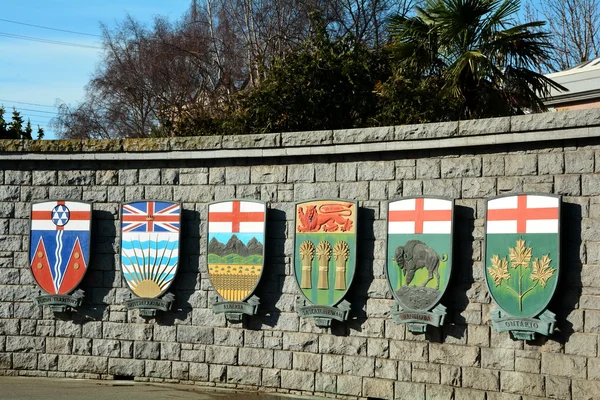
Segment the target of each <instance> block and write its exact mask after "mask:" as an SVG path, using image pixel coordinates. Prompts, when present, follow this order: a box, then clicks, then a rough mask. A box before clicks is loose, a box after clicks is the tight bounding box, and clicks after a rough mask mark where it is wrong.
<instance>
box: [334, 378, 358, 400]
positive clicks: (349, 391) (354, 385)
mask: <svg viewBox="0 0 600 400" xmlns="http://www.w3.org/2000/svg"><path fill="white" fill-rule="evenodd" d="M337 394H341V395H349V396H360V395H361V394H362V379H361V378H358V377H356V376H348V375H339V376H338V377H337Z"/></svg>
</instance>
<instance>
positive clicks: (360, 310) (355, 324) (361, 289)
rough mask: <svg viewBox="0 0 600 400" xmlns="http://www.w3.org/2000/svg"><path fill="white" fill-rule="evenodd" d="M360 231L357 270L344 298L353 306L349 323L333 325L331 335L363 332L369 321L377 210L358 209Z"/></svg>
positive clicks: (358, 233) (357, 240) (357, 242)
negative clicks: (368, 304)
mask: <svg viewBox="0 0 600 400" xmlns="http://www.w3.org/2000/svg"><path fill="white" fill-rule="evenodd" d="M357 220H358V221H360V225H359V229H358V230H357V234H356V244H357V248H356V260H357V262H356V269H355V272H354V279H353V281H352V284H351V286H350V287H349V289H348V292H347V293H346V296H345V297H344V299H345V300H347V301H348V302H349V303H350V304H351V310H350V315H349V317H348V321H345V322H339V321H336V320H333V321H332V323H331V334H332V335H336V336H348V335H349V334H350V330H354V331H357V332H362V325H363V324H364V323H365V322H366V321H367V312H366V310H365V308H366V305H367V300H368V298H369V295H368V293H369V288H370V287H371V283H372V282H373V279H374V278H373V260H374V254H375V232H374V223H375V210H373V209H370V208H364V207H358V219H357Z"/></svg>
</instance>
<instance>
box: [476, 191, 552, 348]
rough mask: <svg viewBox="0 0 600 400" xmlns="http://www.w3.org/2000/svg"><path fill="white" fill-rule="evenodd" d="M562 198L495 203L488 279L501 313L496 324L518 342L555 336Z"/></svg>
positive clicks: (490, 209)
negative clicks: (552, 303)
mask: <svg viewBox="0 0 600 400" xmlns="http://www.w3.org/2000/svg"><path fill="white" fill-rule="evenodd" d="M560 204H561V198H560V196H557V195H548V194H516V195H515V194H511V195H504V196H498V197H495V198H492V199H489V200H488V202H487V215H486V228H485V278H486V282H487V286H488V289H489V291H490V294H491V296H492V298H493V299H494V301H495V302H496V304H497V306H498V308H496V309H494V310H492V324H493V326H494V327H495V328H496V330H497V331H498V332H504V331H510V332H511V333H512V334H513V336H514V337H515V338H517V339H523V340H531V339H533V338H534V337H535V334H536V333H540V334H543V335H550V334H551V333H552V331H553V330H554V325H555V315H554V314H553V313H552V312H550V311H548V310H546V307H547V306H548V303H549V302H550V300H551V299H552V295H553V294H554V291H555V289H556V286H557V283H558V275H559V266H560V265H559V261H560V256H559V251H560Z"/></svg>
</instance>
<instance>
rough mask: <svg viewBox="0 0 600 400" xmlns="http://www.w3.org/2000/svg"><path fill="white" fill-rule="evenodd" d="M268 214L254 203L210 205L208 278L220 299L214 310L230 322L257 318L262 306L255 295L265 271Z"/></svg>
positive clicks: (242, 201) (261, 206)
mask: <svg viewBox="0 0 600 400" xmlns="http://www.w3.org/2000/svg"><path fill="white" fill-rule="evenodd" d="M266 211H267V206H266V204H265V203H264V202H262V201H255V200H229V201H222V202H215V203H211V204H209V205H208V235H207V239H208V246H207V253H208V255H207V258H208V276H209V278H210V281H211V283H212V285H213V287H214V288H215V291H216V292H217V294H218V296H219V299H218V300H217V301H216V302H215V303H214V304H213V310H214V311H215V312H216V313H225V316H226V318H227V319H228V320H229V321H231V322H240V321H241V320H242V317H243V315H255V314H256V311H257V309H258V305H259V304H260V300H259V298H258V297H257V296H255V295H253V293H254V290H255V289H256V286H257V285H258V283H259V281H260V278H261V276H262V274H263V269H264V258H265V224H266Z"/></svg>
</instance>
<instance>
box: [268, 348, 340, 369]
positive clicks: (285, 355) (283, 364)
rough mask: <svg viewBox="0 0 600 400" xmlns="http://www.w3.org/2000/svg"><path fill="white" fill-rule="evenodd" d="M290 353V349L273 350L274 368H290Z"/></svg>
mask: <svg viewBox="0 0 600 400" xmlns="http://www.w3.org/2000/svg"><path fill="white" fill-rule="evenodd" d="M292 354H293V353H292V352H291V351H278V350H275V351H274V352H273V365H274V366H275V368H280V369H292ZM340 368H341V364H340Z"/></svg>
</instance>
